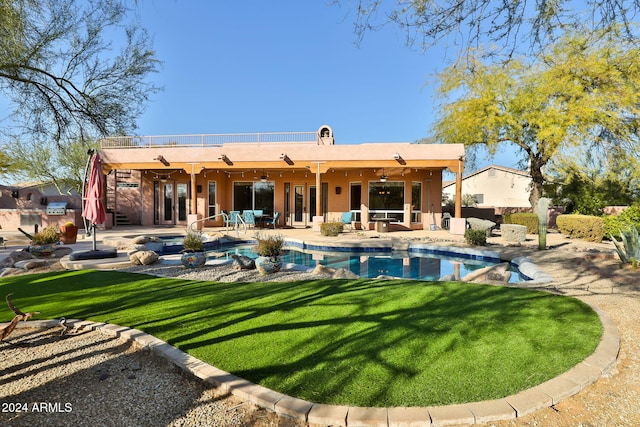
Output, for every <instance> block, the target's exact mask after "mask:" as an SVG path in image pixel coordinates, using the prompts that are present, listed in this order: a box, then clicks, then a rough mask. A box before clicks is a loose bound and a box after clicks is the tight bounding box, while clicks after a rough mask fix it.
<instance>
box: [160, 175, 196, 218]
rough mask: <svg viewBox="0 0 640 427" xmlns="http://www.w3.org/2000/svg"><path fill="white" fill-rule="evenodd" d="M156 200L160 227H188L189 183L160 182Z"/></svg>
mask: <svg viewBox="0 0 640 427" xmlns="http://www.w3.org/2000/svg"><path fill="white" fill-rule="evenodd" d="M158 184H159V185H158V186H157V187H156V188H157V194H156V196H157V197H155V198H154V199H155V205H156V206H155V211H156V219H157V223H158V224H159V225H186V224H187V214H188V206H189V183H188V182H177V181H171V182H160V183H158Z"/></svg>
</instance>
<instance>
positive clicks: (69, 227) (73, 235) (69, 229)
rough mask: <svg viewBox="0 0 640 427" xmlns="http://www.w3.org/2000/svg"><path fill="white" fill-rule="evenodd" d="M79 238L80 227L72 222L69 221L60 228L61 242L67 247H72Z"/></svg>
mask: <svg viewBox="0 0 640 427" xmlns="http://www.w3.org/2000/svg"><path fill="white" fill-rule="evenodd" d="M77 238H78V226H77V225H75V224H74V223H73V222H71V221H67V222H65V223H64V225H63V226H61V227H60V240H62V243H64V244H65V245H71V244H73V243H75V242H76V239H77Z"/></svg>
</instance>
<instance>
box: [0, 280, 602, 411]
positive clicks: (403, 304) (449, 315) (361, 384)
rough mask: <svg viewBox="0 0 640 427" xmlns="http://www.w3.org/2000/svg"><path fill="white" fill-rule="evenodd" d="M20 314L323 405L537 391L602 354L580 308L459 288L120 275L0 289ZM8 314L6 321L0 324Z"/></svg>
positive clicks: (536, 296)
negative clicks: (133, 335) (73, 325)
mask: <svg viewBox="0 0 640 427" xmlns="http://www.w3.org/2000/svg"><path fill="white" fill-rule="evenodd" d="M9 293H13V297H12V299H13V301H14V303H15V305H16V306H18V307H19V308H21V309H22V310H23V311H25V312H26V311H41V312H42V314H41V315H40V316H38V317H39V318H49V319H51V318H59V317H62V316H64V317H66V318H79V319H89V320H94V321H102V322H110V323H115V324H119V325H123V326H129V327H132V328H137V329H142V330H144V331H146V332H148V333H150V334H152V335H154V336H156V337H158V338H160V339H163V340H165V341H168V342H169V343H171V344H172V345H174V346H176V347H178V348H180V349H182V350H184V351H186V352H188V353H190V354H192V355H194V356H196V357H198V358H200V359H202V360H204V361H206V362H208V363H210V364H212V365H214V366H217V367H218V368H221V369H223V370H226V371H229V372H232V373H234V374H236V375H239V376H241V377H243V378H246V379H248V380H250V381H253V382H256V383H259V384H262V385H264V386H265V387H269V388H271V389H274V390H277V391H279V392H282V393H285V394H289V395H292V396H296V397H299V398H302V399H306V400H309V401H313V402H318V403H328V404H341V405H355V406H428V405H444V404H452V403H462V402H470V401H480V400H486V399H496V398H500V397H504V396H507V395H510V394H514V393H517V392H518V391H521V390H524V389H527V388H529V387H531V386H534V385H536V384H540V383H542V382H544V381H546V380H548V379H550V378H553V377H554V376H557V375H558V374H560V373H562V372H564V371H566V370H567V369H569V368H570V367H572V366H574V365H575V364H577V363H578V362H580V361H581V360H583V359H584V358H585V357H586V356H588V355H589V354H590V353H591V352H593V350H594V349H595V347H596V346H597V344H598V342H599V339H600V336H601V334H602V325H601V323H600V321H599V319H598V316H597V315H596V313H595V312H594V311H593V310H592V309H591V308H590V307H589V306H588V305H586V304H584V303H583V302H581V301H579V300H577V299H574V298H568V297H563V296H558V295H552V294H549V293H546V292H541V291H533V290H526V289H520V288H512V287H499V286H490V285H479V284H471V283H460V282H423V281H411V280H370V279H364V280H363V279H358V280H332V279H323V280H314V281H300V282H282V283H275V282H267V283H258V282H256V283H217V282H198V281H187V280H179V279H172V278H158V277H153V276H148V275H140V274H133V273H124V272H116V271H70V272H55V273H47V274H38V275H24V276H15V277H7V278H2V279H1V282H0V295H2V296H4V295H6V294H9ZM11 318H12V313H11V312H10V311H9V310H8V308H7V309H4V310H2V311H0V321H9V320H10V319H11Z"/></svg>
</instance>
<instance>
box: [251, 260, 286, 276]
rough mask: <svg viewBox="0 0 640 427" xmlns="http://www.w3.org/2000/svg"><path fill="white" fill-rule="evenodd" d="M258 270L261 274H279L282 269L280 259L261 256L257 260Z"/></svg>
mask: <svg viewBox="0 0 640 427" xmlns="http://www.w3.org/2000/svg"><path fill="white" fill-rule="evenodd" d="M255 263H256V270H258V273H260V274H270V273H277V272H278V271H280V269H281V268H282V260H281V259H280V257H266V256H259V257H258V258H256V261H255Z"/></svg>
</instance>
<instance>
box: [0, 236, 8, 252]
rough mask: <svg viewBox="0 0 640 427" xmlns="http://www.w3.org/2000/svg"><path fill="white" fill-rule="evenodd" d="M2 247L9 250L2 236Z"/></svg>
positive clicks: (0, 238) (0, 241)
mask: <svg viewBox="0 0 640 427" xmlns="http://www.w3.org/2000/svg"><path fill="white" fill-rule="evenodd" d="M0 246H2V247H3V248H5V249H7V242H6V241H5V240H4V237H1V236H0Z"/></svg>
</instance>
